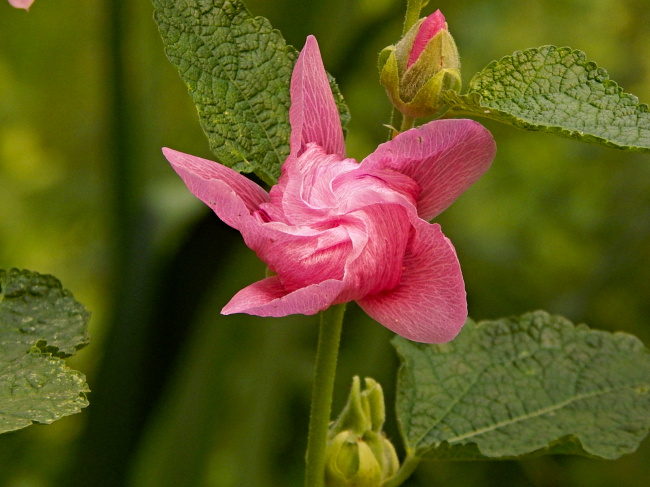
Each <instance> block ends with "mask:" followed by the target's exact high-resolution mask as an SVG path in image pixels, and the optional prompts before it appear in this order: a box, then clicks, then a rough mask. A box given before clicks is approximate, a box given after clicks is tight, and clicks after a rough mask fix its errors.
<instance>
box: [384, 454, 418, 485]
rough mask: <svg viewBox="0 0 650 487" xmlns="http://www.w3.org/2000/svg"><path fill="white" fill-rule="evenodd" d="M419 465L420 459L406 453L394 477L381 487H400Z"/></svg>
mask: <svg viewBox="0 0 650 487" xmlns="http://www.w3.org/2000/svg"><path fill="white" fill-rule="evenodd" d="M419 464H420V459H419V458H418V457H416V456H414V455H413V454H411V453H408V454H407V455H406V458H405V459H404V461H403V462H402V464H401V465H400V467H399V470H398V471H397V473H396V474H395V476H394V477H393V478H392V479H390V480H389V481H388V482H386V483H385V484H383V485H382V487H397V486H398V485H402V484H403V483H404V482H405V481H406V479H408V478H409V477H410V476H411V474H412V473H413V471H414V470H415V469H416V468H417V466H418V465H419Z"/></svg>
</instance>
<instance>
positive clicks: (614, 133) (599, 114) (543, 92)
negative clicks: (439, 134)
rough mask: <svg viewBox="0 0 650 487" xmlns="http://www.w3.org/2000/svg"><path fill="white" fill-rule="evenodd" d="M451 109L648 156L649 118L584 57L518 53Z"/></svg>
mask: <svg viewBox="0 0 650 487" xmlns="http://www.w3.org/2000/svg"><path fill="white" fill-rule="evenodd" d="M445 99H446V101H447V102H448V103H449V104H450V108H451V109H452V110H454V111H457V112H461V113H462V112H465V113H468V114H471V115H479V116H482V117H487V118H491V119H494V120H498V121H501V122H505V123H509V124H512V125H514V126H516V127H520V128H524V129H528V130H542V131H545V132H551V133H554V134H557V135H561V136H564V137H570V138H574V139H578V140H581V141H583V142H591V143H596V144H601V145H604V146H607V147H612V148H616V149H624V150H629V151H635V152H646V153H650V112H649V110H648V105H645V104H639V101H638V99H637V97H636V96H634V95H630V94H627V93H623V90H622V89H621V88H620V87H619V86H618V85H617V84H616V83H615V82H614V81H612V80H610V79H609V76H608V74H607V72H606V71H605V70H604V69H602V68H599V67H598V66H596V64H595V63H593V62H590V61H587V59H586V56H585V54H584V53H583V52H581V51H577V50H572V49H570V48H568V47H563V48H557V47H555V46H543V47H539V48H536V49H527V50H525V51H517V52H515V53H514V54H513V55H512V56H506V57H504V58H503V59H501V60H500V61H493V62H492V63H490V64H489V65H488V66H486V67H485V69H483V70H482V71H480V72H479V73H477V74H476V75H475V76H474V78H473V79H472V81H471V82H470V84H469V87H468V91H467V94H466V95H458V94H456V93H454V92H451V91H448V92H445Z"/></svg>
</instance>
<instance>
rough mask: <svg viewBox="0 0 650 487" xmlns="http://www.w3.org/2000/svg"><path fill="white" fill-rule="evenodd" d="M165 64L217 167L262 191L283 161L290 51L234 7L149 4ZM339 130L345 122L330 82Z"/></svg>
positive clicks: (197, 0) (259, 21) (163, 0)
mask: <svg viewBox="0 0 650 487" xmlns="http://www.w3.org/2000/svg"><path fill="white" fill-rule="evenodd" d="M153 3H154V6H155V8H156V12H155V15H154V18H155V20H156V22H157V23H158V27H159V29H160V33H161V35H162V38H163V41H164V44H165V46H166V48H165V51H166V53H167V57H168V58H169V60H170V61H171V62H172V64H174V65H175V66H176V67H177V68H178V70H179V72H180V75H181V78H182V79H183V81H184V82H185V83H186V85H187V87H188V88H189V91H190V95H191V96H192V99H193V100H194V103H195V104H196V106H197V108H198V111H199V117H200V120H201V126H202V127H203V130H204V131H205V133H206V134H207V136H208V139H209V141H210V148H211V149H212V151H213V152H214V153H215V154H216V156H217V159H218V161H219V162H220V163H222V164H224V165H226V166H229V167H232V168H233V169H235V170H237V171H240V172H255V174H257V175H258V176H259V177H260V178H261V179H262V180H264V181H265V182H266V183H268V184H274V183H275V182H276V181H277V178H278V176H279V175H280V166H281V165H282V163H283V162H284V161H285V159H286V157H287V156H288V154H289V136H290V132H291V127H290V125H289V106H290V102H291V100H290V93H289V85H290V80H291V72H292V71H293V65H294V64H295V62H296V59H297V57H298V53H297V51H296V50H295V49H294V48H293V47H291V46H288V45H286V44H285V41H284V39H283V38H282V35H281V34H280V32H278V31H277V30H273V29H272V27H271V25H270V23H269V21H268V20H267V19H265V18H263V17H253V16H251V14H250V13H249V12H248V10H246V7H245V6H244V4H243V3H242V2H241V1H238V0H227V1H226V0H211V1H210V0H207V1H206V0H203V1H201V0H185V1H183V2H178V1H176V0H153ZM330 85H331V86H332V90H333V92H334V97H335V100H336V102H337V105H338V108H339V114H340V115H341V120H342V123H343V125H344V126H345V124H347V121H348V120H349V114H348V111H347V107H346V106H345V103H344V102H343V97H342V96H341V93H340V92H339V90H338V87H337V86H336V83H335V82H334V80H333V79H332V78H331V77H330Z"/></svg>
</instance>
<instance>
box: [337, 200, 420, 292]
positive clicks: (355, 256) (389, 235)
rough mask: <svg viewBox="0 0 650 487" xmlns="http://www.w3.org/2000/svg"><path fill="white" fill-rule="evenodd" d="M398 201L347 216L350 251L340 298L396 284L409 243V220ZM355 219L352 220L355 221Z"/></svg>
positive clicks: (374, 206)
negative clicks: (343, 290)
mask: <svg viewBox="0 0 650 487" xmlns="http://www.w3.org/2000/svg"><path fill="white" fill-rule="evenodd" d="M409 210H410V211H411V212H412V215H413V218H415V219H417V216H415V210H414V208H413V207H412V206H411V207H410V208H408V209H407V208H405V207H404V206H402V205H401V204H388V203H382V204H373V205H369V206H366V207H363V208H362V209H359V210H357V211H354V212H352V213H350V214H349V215H348V218H349V220H350V221H349V222H348V223H347V224H346V228H347V230H348V232H349V234H350V240H351V242H352V251H351V252H350V256H349V259H348V262H347V263H346V267H345V277H344V282H345V292H344V293H343V295H342V296H341V300H342V301H351V300H353V299H359V298H363V297H364V296H367V295H369V294H374V293H378V292H380V291H382V290H385V289H393V288H395V287H396V286H398V284H399V282H400V278H401V276H402V272H403V262H402V261H403V259H404V253H405V250H406V248H407V245H408V243H409V233H410V229H411V222H410V219H409V216H408V214H407V213H408V211H409ZM355 220H356V222H355Z"/></svg>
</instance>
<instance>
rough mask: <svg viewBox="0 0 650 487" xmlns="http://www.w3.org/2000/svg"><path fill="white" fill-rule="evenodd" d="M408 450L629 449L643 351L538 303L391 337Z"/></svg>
mask: <svg viewBox="0 0 650 487" xmlns="http://www.w3.org/2000/svg"><path fill="white" fill-rule="evenodd" d="M393 344H394V345H395V347H396V348H397V351H398V353H399V355H400V357H401V360H402V367H401V368H400V372H399V379H398V391H397V414H398V419H399V422H400V428H401V432H402V435H403V437H404V442H405V445H406V448H407V451H408V452H409V453H410V454H412V455H414V456H416V457H424V458H432V459H441V458H444V459H458V460H471V459H480V458H512V457H518V456H521V455H526V454H530V453H571V454H582V455H589V456H595V457H601V458H607V459H613V458H617V457H619V456H621V455H623V454H625V453H631V452H633V451H634V450H635V449H636V448H637V447H638V445H639V443H640V442H641V440H642V439H643V438H644V437H645V436H646V435H647V433H648V430H649V429H650V353H649V352H648V350H647V349H646V348H645V347H644V346H643V344H642V343H641V342H640V341H639V340H638V339H637V338H636V337H634V336H631V335H627V334H624V333H614V334H612V333H607V332H603V331H596V330H590V329H589V328H587V327H586V326H584V325H578V326H574V325H573V324H572V323H571V322H569V321H568V320H566V319H564V318H562V317H559V316H551V315H549V314H548V313H546V312H543V311H537V312H534V313H528V314H525V315H522V316H521V317H516V318H509V319H501V320H497V321H484V322H480V323H478V324H475V323H474V322H472V321H471V320H468V322H467V324H466V325H465V327H464V328H463V330H462V331H461V333H460V334H459V335H458V337H457V338H456V339H455V340H454V341H452V342H450V343H446V344H442V345H424V344H417V343H412V342H409V341H407V340H405V339H403V338H399V337H397V338H396V339H395V340H394V341H393Z"/></svg>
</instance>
